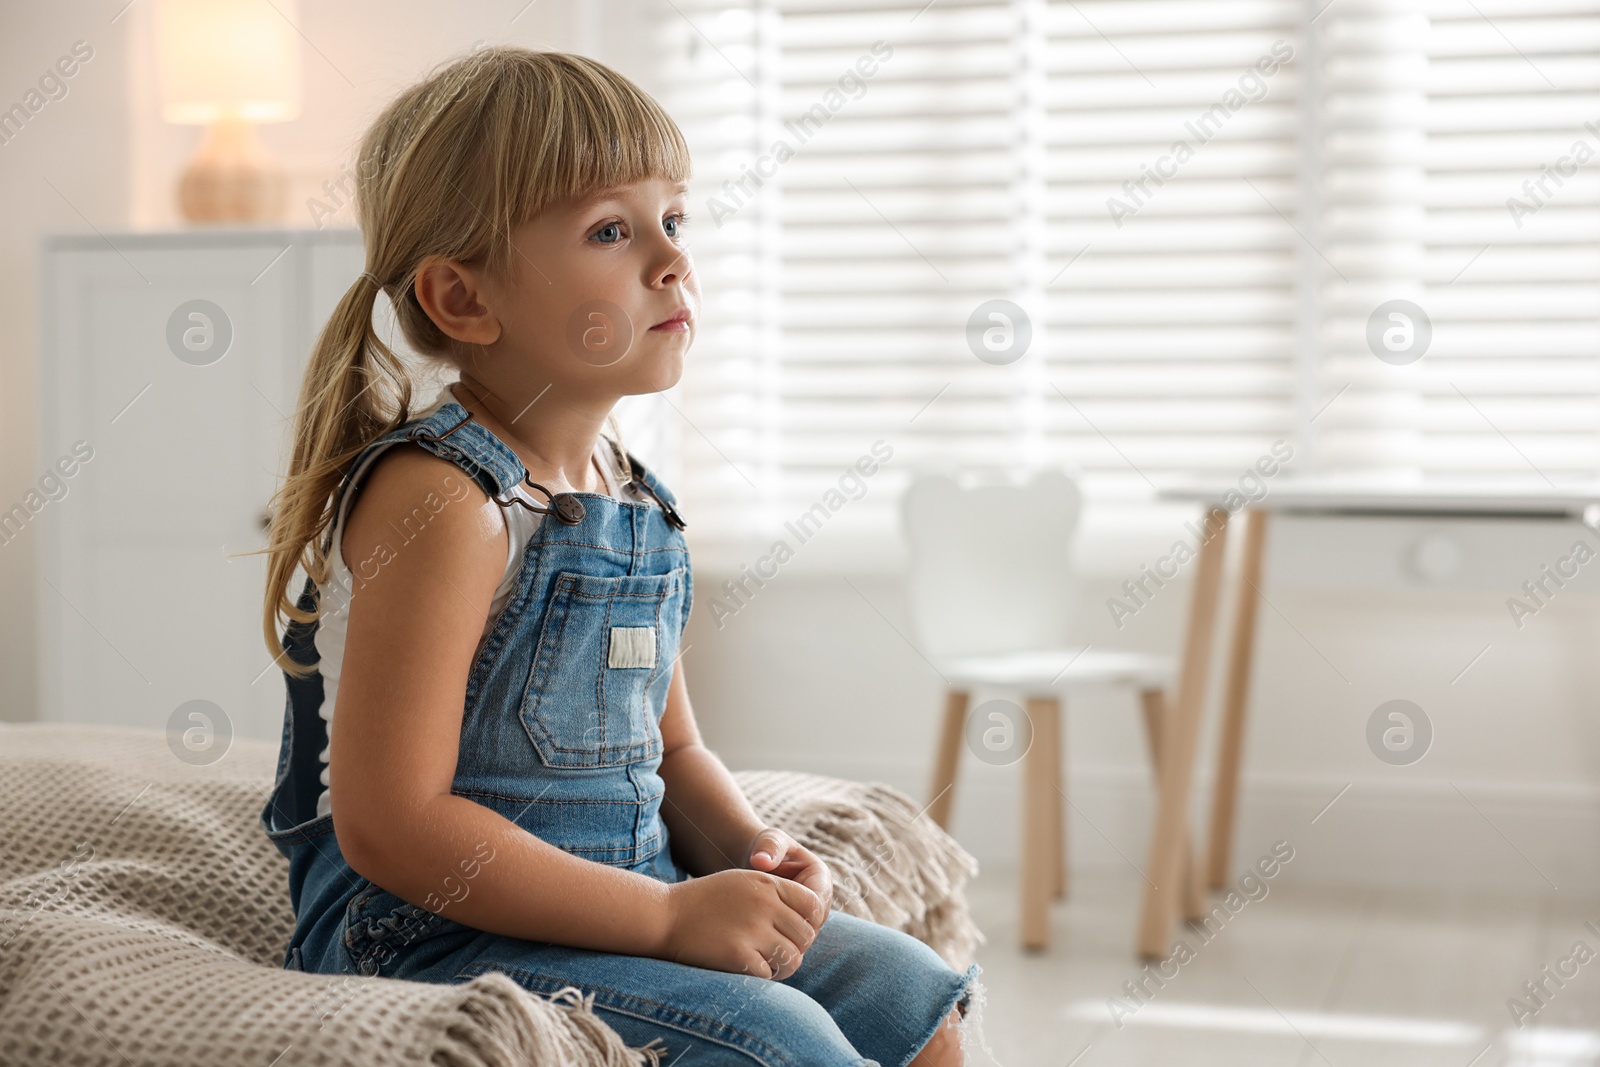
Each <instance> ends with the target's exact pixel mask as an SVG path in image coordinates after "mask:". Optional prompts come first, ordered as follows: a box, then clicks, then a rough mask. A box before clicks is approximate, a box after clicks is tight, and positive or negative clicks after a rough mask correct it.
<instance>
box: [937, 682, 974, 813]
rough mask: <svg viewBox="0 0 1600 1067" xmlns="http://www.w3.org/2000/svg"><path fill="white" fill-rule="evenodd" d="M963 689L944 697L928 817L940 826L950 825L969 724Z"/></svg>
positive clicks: (951, 691) (968, 695)
mask: <svg viewBox="0 0 1600 1067" xmlns="http://www.w3.org/2000/svg"><path fill="white" fill-rule="evenodd" d="M969 698H970V694H969V693H968V692H967V691H966V690H964V689H952V690H950V691H949V692H948V693H946V694H945V698H944V723H943V725H942V726H941V727H940V730H939V751H938V754H937V755H936V756H935V757H934V763H933V783H932V785H930V786H929V787H928V817H929V818H931V819H932V820H933V821H934V822H935V823H937V824H938V825H939V826H940V828H941V829H945V830H948V829H950V811H951V807H952V805H954V803H955V794H956V768H957V767H958V766H959V765H960V761H961V738H962V735H963V734H964V733H965V731H966V725H967V701H968V700H969Z"/></svg>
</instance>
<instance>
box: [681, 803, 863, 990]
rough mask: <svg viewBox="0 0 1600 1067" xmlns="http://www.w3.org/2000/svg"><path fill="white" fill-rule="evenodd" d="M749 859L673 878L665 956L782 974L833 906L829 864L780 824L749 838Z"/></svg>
mask: <svg viewBox="0 0 1600 1067" xmlns="http://www.w3.org/2000/svg"><path fill="white" fill-rule="evenodd" d="M743 859H744V865H743V866H742V867H734V868H730V869H728V870H725V871H718V872H717V873H715V874H708V875H705V876H703V877H700V878H690V879H687V880H686V881H682V882H676V883H674V884H673V885H672V886H671V888H670V891H669V894H668V909H669V914H670V920H669V924H668V928H669V933H668V936H667V945H666V952H665V953H664V955H665V956H666V958H668V959H671V960H673V961H675V962H678V963H688V964H693V965H694V966H697V967H707V968H710V969H712V970H718V971H731V972H733V973H736V974H738V973H742V974H751V975H754V976H756V977H757V978H772V979H783V978H787V977H789V976H790V975H791V974H793V973H794V972H795V971H796V970H798V969H799V967H800V962H801V960H802V959H803V958H804V956H805V952H806V950H807V949H808V948H810V947H811V943H812V942H813V941H815V940H816V937H817V931H818V930H820V929H822V924H823V922H825V921H826V920H827V918H828V912H829V910H830V909H831V908H832V907H833V876H832V875H831V874H830V873H829V871H828V865H827V864H825V863H823V862H822V860H821V859H820V858H818V857H817V855H816V854H815V853H813V852H812V851H811V850H810V849H808V848H805V847H804V846H803V845H801V844H800V843H799V842H797V841H795V840H794V838H792V837H790V836H789V835H788V834H787V833H785V832H784V831H782V830H779V829H778V828H777V827H773V826H768V827H765V828H764V829H762V830H761V831H760V832H759V833H757V834H756V835H755V836H754V837H753V838H751V840H750V844H749V846H748V847H747V848H746V850H745V855H744V857H743Z"/></svg>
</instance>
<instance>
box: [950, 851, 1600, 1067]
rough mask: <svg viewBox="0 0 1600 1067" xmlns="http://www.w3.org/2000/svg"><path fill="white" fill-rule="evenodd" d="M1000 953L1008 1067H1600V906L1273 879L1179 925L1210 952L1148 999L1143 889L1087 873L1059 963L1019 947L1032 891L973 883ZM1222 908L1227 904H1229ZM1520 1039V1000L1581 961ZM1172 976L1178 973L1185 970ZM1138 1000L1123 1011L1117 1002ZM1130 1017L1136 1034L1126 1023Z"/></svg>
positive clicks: (989, 876)
mask: <svg viewBox="0 0 1600 1067" xmlns="http://www.w3.org/2000/svg"><path fill="white" fill-rule="evenodd" d="M969 896H970V899H971V902H972V907H973V913H974V915H975V916H976V918H977V920H978V922H979V924H980V925H981V926H982V928H983V930H984V933H985V935H986V936H987V937H988V943H987V944H986V945H985V946H984V947H983V948H982V949H981V950H980V951H979V956H978V962H979V963H980V964H982V965H983V968H984V974H985V979H986V983H987V987H988V1004H987V1006H986V1008H985V1013H984V1015H985V1027H984V1030H985V1033H986V1036H987V1040H988V1044H989V1048H990V1050H991V1051H992V1053H993V1059H992V1060H989V1059H986V1058H985V1057H983V1056H981V1055H969V1059H968V1062H969V1063H970V1064H974V1065H976V1064H978V1063H983V1062H996V1063H1000V1064H1004V1065H1005V1067H1125V1065H1127V1067H1132V1065H1138V1067H1153V1065H1167V1064H1172V1065H1179V1067H1210V1065H1216V1067H1254V1065H1258V1064H1259V1065H1268V1064H1270V1065H1273V1067H1313V1065H1317V1067H1469V1065H1470V1067H1596V1065H1600V935H1596V934H1595V933H1594V932H1593V931H1591V930H1589V929H1587V928H1586V927H1585V925H1584V924H1585V922H1593V923H1594V925H1595V927H1596V928H1600V900H1566V899H1562V898H1561V897H1560V896H1559V895H1557V894H1555V893H1553V892H1552V893H1551V894H1549V895H1548V896H1547V897H1544V898H1538V897H1523V898H1515V899H1514V898H1507V897H1500V898H1491V897H1473V896H1468V895H1465V894H1447V895H1440V894H1432V895H1430V894H1424V893H1398V892H1352V891H1334V890H1313V889H1300V888H1295V887H1286V886H1283V885H1273V886H1271V887H1270V891H1269V893H1268V895H1267V896H1265V897H1264V898H1262V899H1260V900H1258V901H1254V902H1250V903H1248V904H1246V905H1245V906H1244V907H1243V908H1241V909H1240V911H1239V912H1238V914H1237V915H1235V916H1233V917H1232V918H1231V919H1229V920H1228V922H1227V924H1226V925H1224V926H1222V927H1221V929H1219V930H1217V931H1215V933H1214V934H1213V936H1212V938H1211V940H1210V941H1206V940H1204V939H1203V938H1201V937H1200V936H1198V935H1197V934H1196V933H1195V932H1194V931H1193V930H1192V929H1190V928H1188V927H1180V928H1179V929H1178V930H1177V931H1175V936H1176V937H1181V938H1183V939H1185V941H1186V942H1187V943H1188V944H1189V945H1190V948H1191V950H1192V952H1193V956H1192V958H1191V959H1189V960H1188V961H1187V962H1186V963H1183V964H1181V965H1177V964H1176V961H1174V965H1173V966H1176V974H1175V975H1174V976H1173V977H1171V978H1170V979H1168V980H1166V981H1165V985H1164V986H1161V987H1159V988H1158V987H1157V985H1156V983H1155V982H1154V981H1147V986H1148V988H1149V989H1150V990H1151V994H1150V995H1149V996H1148V997H1147V999H1145V1000H1144V1001H1143V1002H1139V1001H1134V1000H1131V999H1129V998H1128V997H1127V994H1126V992H1125V991H1124V989H1123V983H1125V982H1127V981H1130V980H1137V979H1139V978H1140V977H1141V967H1142V964H1141V963H1140V962H1139V961H1137V960H1136V959H1135V957H1134V955H1133V949H1132V944H1133V930H1134V922H1135V918H1136V914H1137V908H1138V903H1139V901H1138V885H1137V884H1135V883H1132V882H1129V881H1126V880H1118V881H1106V880H1099V881H1096V880H1091V879H1085V878H1082V877H1079V878H1076V879H1075V880H1074V883H1073V886H1072V895H1071V897H1070V899H1068V900H1066V901H1061V902H1057V904H1056V905H1055V907H1054V909H1053V912H1052V932H1053V940H1052V944H1051V948H1050V950H1049V951H1048V952H1046V953H1043V954H1024V953H1023V952H1022V951H1021V950H1020V949H1018V947H1017V904H1016V883H1015V878H1014V875H1013V874H1012V873H1011V872H1003V871H1002V872H998V873H996V872H992V871H986V872H985V873H984V874H983V875H981V876H980V877H979V879H978V880H977V882H976V883H974V884H973V885H972V886H971V891H970V894H969ZM1213 902H1214V903H1215V902H1216V898H1213ZM1579 941H1582V942H1584V943H1585V945H1586V946H1587V948H1588V949H1590V950H1593V951H1594V953H1596V955H1595V957H1594V958H1593V959H1590V960H1589V961H1588V962H1587V963H1579V962H1578V961H1577V960H1576V959H1573V960H1572V961H1571V962H1568V963H1567V964H1565V969H1566V970H1567V971H1568V973H1571V972H1572V970H1573V969H1574V968H1575V969H1576V975H1575V976H1573V977H1571V978H1567V979H1565V980H1564V981H1565V985H1564V987H1560V988H1558V987H1557V986H1556V984H1555V982H1553V981H1550V980H1546V981H1545V985H1546V988H1547V989H1549V990H1550V991H1552V995H1551V996H1549V997H1547V998H1546V1000H1545V1003H1544V1006H1543V1007H1542V1008H1541V1009H1540V1010H1539V1011H1538V1013H1537V1015H1536V1016H1535V1017H1533V1018H1530V1019H1527V1020H1526V1023H1527V1025H1526V1026H1525V1027H1523V1028H1520V1029H1519V1028H1518V1027H1517V1026H1516V1025H1515V1023H1514V1021H1513V1019H1512V1015H1511V1012H1510V1010H1509V1009H1508V1007H1507V1003H1506V1002H1507V1000H1508V998H1511V997H1514V996H1515V997H1519V998H1520V999H1521V1000H1522V1001H1523V1002H1524V1003H1526V1004H1528V1005H1529V1006H1532V1001H1531V1000H1529V998H1528V997H1527V995H1526V994H1525V993H1524V991H1523V989H1522V986H1523V983H1524V982H1527V981H1530V980H1538V979H1540V977H1541V976H1540V973H1539V972H1540V969H1541V968H1543V967H1545V966H1546V965H1550V966H1551V967H1552V970H1553V971H1554V969H1555V968H1556V965H1557V963H1558V961H1560V960H1562V959H1563V958H1564V957H1569V956H1570V955H1571V954H1572V953H1573V950H1574V946H1575V943H1576V942H1579ZM1173 966H1169V967H1168V969H1167V970H1168V973H1171V972H1172V969H1173ZM1112 997H1121V998H1122V1003H1123V1005H1124V1007H1123V1008H1122V1009H1120V1010H1119V1011H1118V1013H1117V1014H1118V1018H1116V1019H1114V1018H1113V1010H1112V1007H1111V1006H1110V1005H1108V1000H1109V999H1110V998H1112ZM1119 1022H1120V1024H1121V1025H1120V1026H1119V1025H1118V1023H1119Z"/></svg>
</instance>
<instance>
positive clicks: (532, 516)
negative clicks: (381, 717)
mask: <svg viewBox="0 0 1600 1067" xmlns="http://www.w3.org/2000/svg"><path fill="white" fill-rule="evenodd" d="M451 402H456V400H455V397H454V395H453V394H452V393H451V392H450V388H449V386H446V387H445V388H443V389H441V390H440V391H439V398H438V399H437V400H435V401H434V402H433V403H432V404H429V405H428V406H427V407H426V408H424V409H423V410H421V411H419V412H417V413H416V414H415V415H414V416H413V418H423V417H425V416H428V415H431V414H433V413H434V412H435V411H437V410H438V409H439V408H440V407H442V406H443V405H444V404H446V403H451ZM386 451H387V449H379V450H378V451H377V452H374V453H372V454H371V455H369V456H367V457H366V459H364V460H362V462H361V466H360V468H359V469H358V470H357V472H356V480H357V481H359V480H360V479H361V478H362V477H363V476H364V475H365V474H366V472H367V470H368V469H369V468H370V467H371V466H372V464H373V462H374V461H375V460H377V458H378V457H379V456H381V455H383V454H384V453H385V452H386ZM594 459H595V465H596V466H598V467H599V468H600V472H601V476H602V478H603V480H604V483H605V491H606V493H607V494H608V495H610V496H612V497H619V492H620V490H619V488H618V482H617V479H618V474H619V472H618V471H617V469H616V458H615V457H614V456H613V455H612V454H611V446H610V445H609V444H608V443H607V441H606V438H605V437H604V436H600V437H598V438H597V439H596V440H595V451H594ZM463 473H464V472H463ZM510 494H511V495H513V496H517V497H520V498H522V499H523V500H526V501H528V502H529V503H531V504H536V505H538V506H540V507H545V506H547V502H546V501H544V500H542V499H540V498H538V497H536V496H534V495H533V494H532V493H530V492H529V490H528V487H527V486H526V485H524V484H523V483H521V482H519V483H517V485H516V486H514V487H513V488H512V489H511V490H510ZM352 499H353V494H350V493H346V495H345V498H344V500H343V501H341V503H340V506H339V513H338V515H336V516H335V517H334V527H333V544H332V546H331V548H330V549H329V553H328V556H329V560H328V562H329V565H330V570H331V581H330V583H329V585H328V586H326V587H323V586H319V587H318V593H319V594H320V599H319V603H320V604H322V605H323V608H324V611H323V612H322V613H321V614H319V615H318V616H317V630H316V633H315V635H314V636H313V639H312V641H313V644H314V645H315V647H316V650H317V655H318V656H319V657H320V663H319V666H318V670H319V671H321V673H322V707H321V709H320V710H319V712H318V714H320V715H321V716H322V718H323V720H324V721H325V722H326V723H327V724H328V736H329V738H332V737H333V711H334V704H335V701H336V699H337V697H338V695H339V673H340V666H341V663H342V661H343V659H344V641H345V629H346V625H347V623H348V622H349V606H350V597H351V595H352V593H353V586H352V578H353V576H352V575H351V572H350V568H349V566H347V565H346V563H345V560H344V553H343V551H342V550H341V547H340V542H341V541H342V540H343V537H344V524H345V518H346V515H347V513H348V512H349V510H350V504H351V501H352ZM627 499H629V500H644V499H645V496H644V494H643V493H642V492H641V491H640V490H639V489H638V488H637V487H635V486H629V488H628V492H627ZM500 514H501V515H503V516H504V517H505V520H506V529H507V532H508V533H509V535H510V536H509V541H510V544H509V545H508V546H507V549H506V567H505V573H504V574H503V575H502V576H501V578H500V584H499V585H498V586H496V587H495V591H494V600H493V601H492V602H491V603H490V605H489V617H488V618H487V619H486V620H484V624H483V633H482V634H481V635H479V641H480V642H481V641H482V640H483V638H485V637H487V636H488V635H489V632H490V631H491V630H493V629H494V624H495V621H496V620H497V619H499V617H500V611H501V609H502V608H504V607H505V605H506V601H507V600H508V599H510V596H511V590H512V589H513V588H514V587H515V586H516V581H517V573H518V572H519V571H520V570H521V568H522V554H523V551H524V550H525V549H526V548H527V546H528V542H529V541H530V540H532V538H533V535H534V533H535V532H536V531H537V530H538V529H539V523H540V521H541V520H543V518H544V516H543V515H540V514H538V513H537V512H533V511H529V510H528V509H527V508H524V507H518V506H516V505H512V506H510V507H503V508H501V509H500ZM330 744H331V741H330ZM317 758H318V759H319V760H320V761H321V763H322V793H321V794H320V795H319V796H318V797H317V816H318V817H319V818H320V817H321V816H323V815H326V814H328V812H329V811H330V810H332V809H331V805H330V802H329V799H328V749H326V748H324V749H323V750H322V751H321V752H320V753H318V754H317Z"/></svg>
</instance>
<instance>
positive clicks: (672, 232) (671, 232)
mask: <svg viewBox="0 0 1600 1067" xmlns="http://www.w3.org/2000/svg"><path fill="white" fill-rule="evenodd" d="M688 221H689V216H688V215H685V214H684V213H683V212H681V211H679V212H677V213H675V214H672V215H668V216H667V217H666V218H665V219H663V220H662V223H661V225H662V226H663V227H664V228H665V229H666V231H667V236H668V237H677V236H678V235H679V233H678V231H680V230H682V229H683V224H684V223H686V222H688Z"/></svg>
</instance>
